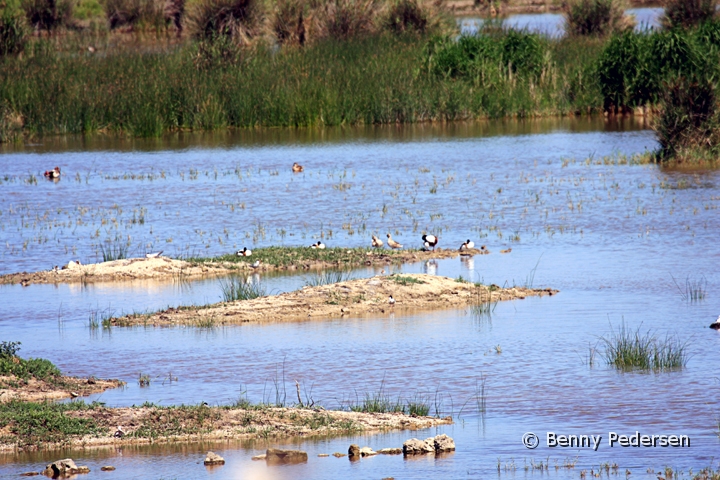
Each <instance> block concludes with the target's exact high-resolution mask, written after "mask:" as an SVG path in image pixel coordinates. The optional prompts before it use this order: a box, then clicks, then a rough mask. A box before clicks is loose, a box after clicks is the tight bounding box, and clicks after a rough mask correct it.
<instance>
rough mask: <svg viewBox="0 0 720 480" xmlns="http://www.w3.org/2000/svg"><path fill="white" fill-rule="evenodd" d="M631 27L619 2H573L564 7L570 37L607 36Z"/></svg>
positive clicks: (605, 0)
mask: <svg viewBox="0 0 720 480" xmlns="http://www.w3.org/2000/svg"><path fill="white" fill-rule="evenodd" d="M628 27H632V25H631V23H630V22H629V21H628V19H627V17H625V8H624V5H623V2H622V1H621V0H574V1H571V2H569V3H568V4H567V6H566V7H565V29H566V31H567V33H568V34H570V35H598V36H602V35H608V34H611V33H614V32H620V31H624V30H627V29H628Z"/></svg>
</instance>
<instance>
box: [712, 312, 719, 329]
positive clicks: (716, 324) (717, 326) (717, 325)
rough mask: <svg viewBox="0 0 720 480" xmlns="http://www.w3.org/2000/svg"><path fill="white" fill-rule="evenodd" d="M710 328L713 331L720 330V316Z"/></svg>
mask: <svg viewBox="0 0 720 480" xmlns="http://www.w3.org/2000/svg"><path fill="white" fill-rule="evenodd" d="M710 328H712V329H713V330H720V315H718V318H717V320H715V321H714V322H713V323H711V324H710Z"/></svg>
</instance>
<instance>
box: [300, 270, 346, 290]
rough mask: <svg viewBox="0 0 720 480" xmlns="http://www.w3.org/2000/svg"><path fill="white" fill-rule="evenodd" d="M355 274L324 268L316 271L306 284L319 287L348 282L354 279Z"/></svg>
mask: <svg viewBox="0 0 720 480" xmlns="http://www.w3.org/2000/svg"><path fill="white" fill-rule="evenodd" d="M353 278H354V277H353V274H352V273H351V272H345V271H342V270H324V271H322V272H319V273H316V274H315V275H313V276H312V277H310V278H309V279H308V280H306V281H305V285H307V286H308V287H319V286H322V285H330V284H333V283H340V282H347V281H348V280H352V279H353Z"/></svg>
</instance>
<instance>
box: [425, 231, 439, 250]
mask: <svg viewBox="0 0 720 480" xmlns="http://www.w3.org/2000/svg"><path fill="white" fill-rule="evenodd" d="M422 240H423V242H425V249H426V250H427V249H429V248H430V247H432V249H433V250H435V245H437V244H438V238H437V237H436V236H435V235H423V236H422Z"/></svg>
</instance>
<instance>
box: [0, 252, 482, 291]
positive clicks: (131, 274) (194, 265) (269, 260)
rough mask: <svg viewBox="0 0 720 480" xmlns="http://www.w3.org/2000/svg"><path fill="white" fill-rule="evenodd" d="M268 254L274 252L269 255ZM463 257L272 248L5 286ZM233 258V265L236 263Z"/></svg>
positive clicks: (147, 261) (1, 278)
mask: <svg viewBox="0 0 720 480" xmlns="http://www.w3.org/2000/svg"><path fill="white" fill-rule="evenodd" d="M265 252H271V253H268V254H264V253H265ZM278 252H282V253H283V254H284V255H285V256H286V257H290V258H289V259H288V258H283V259H282V260H283V262H284V263H277V262H276V261H275V260H277V258H276V257H277V255H278ZM469 253H473V254H484V253H489V252H488V251H487V250H477V249H475V250H470V251H469ZM458 255H459V252H458V251H457V250H444V249H438V250H436V251H434V252H433V251H427V252H426V251H421V250H399V251H390V250H382V249H380V250H365V249H342V248H336V249H327V250H324V251H317V250H314V251H311V250H310V249H308V248H282V249H276V248H268V249H260V250H258V251H257V253H256V254H254V255H253V256H251V257H236V256H235V255H226V256H225V257H218V259H217V260H213V259H209V260H203V261H184V260H175V259H171V258H168V257H158V258H129V259H124V260H114V261H111V262H102V263H91V264H87V265H79V264H76V263H74V262H70V263H68V264H67V265H66V268H64V269H63V268H58V269H53V270H43V271H40V272H33V273H28V272H21V273H10V274H6V275H0V284H18V283H19V284H22V285H24V286H29V285H32V284H33V283H90V282H111V281H126V280H134V279H159V280H161V279H172V278H179V279H183V280H185V279H191V278H194V277H204V276H216V275H227V274H229V273H233V272H238V271H239V272H250V271H252V272H269V271H276V270H291V271H292V270H322V269H327V268H353V267H362V266H372V265H389V264H400V263H408V262H420V261H425V260H431V259H443V258H453V257H456V256H458ZM229 259H231V260H232V261H230V260H229ZM256 260H260V261H261V265H260V266H259V267H258V268H256V269H254V268H252V267H251V264H252V263H253V262H255V261H256Z"/></svg>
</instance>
